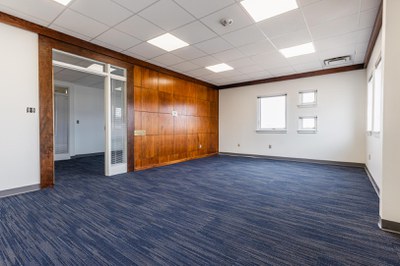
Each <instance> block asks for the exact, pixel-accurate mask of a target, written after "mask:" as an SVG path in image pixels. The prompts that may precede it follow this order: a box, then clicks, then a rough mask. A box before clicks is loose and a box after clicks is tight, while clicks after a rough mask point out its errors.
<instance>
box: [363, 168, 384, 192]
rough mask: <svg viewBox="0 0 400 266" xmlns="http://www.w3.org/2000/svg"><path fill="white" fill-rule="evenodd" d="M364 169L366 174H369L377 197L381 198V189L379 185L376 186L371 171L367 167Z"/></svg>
mask: <svg viewBox="0 0 400 266" xmlns="http://www.w3.org/2000/svg"><path fill="white" fill-rule="evenodd" d="M364 169H365V172H366V173H367V176H368V179H369V181H370V182H371V184H372V187H373V188H374V190H375V193H376V195H377V196H378V198H380V195H381V194H380V190H379V187H378V185H377V184H376V182H375V180H374V178H373V176H372V174H371V172H370V171H369V169H368V167H367V166H365V168H364Z"/></svg>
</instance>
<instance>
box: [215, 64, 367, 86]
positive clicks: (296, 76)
mask: <svg viewBox="0 0 400 266" xmlns="http://www.w3.org/2000/svg"><path fill="white" fill-rule="evenodd" d="M363 68H364V64H358V65H351V66H345V67H338V68H330V69H323V70H317V71H311V72H306V73H299V74H293V75H288V76H282V77H274V78H267V79H259V80H253V81H246V82H240V83H234V84H229V85H224V86H220V87H219V89H230V88H237V87H243V86H251V85H257V84H264V83H271V82H277V81H285V80H291V79H300V78H308V77H315V76H321V75H329V74H336V73H341V72H347V71H353V70H359V69H363Z"/></svg>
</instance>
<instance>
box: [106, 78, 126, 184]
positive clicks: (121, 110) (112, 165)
mask: <svg viewBox="0 0 400 266" xmlns="http://www.w3.org/2000/svg"><path fill="white" fill-rule="evenodd" d="M108 96H109V97H107V98H108V99H106V100H107V101H108V106H109V108H107V110H108V111H106V112H107V117H108V119H107V121H108V126H107V129H108V130H107V133H108V134H107V145H106V146H107V147H108V149H107V154H106V162H107V163H106V175H109V176H110V175H116V174H121V173H126V172H127V153H126V147H127V124H126V86H125V81H124V80H119V79H113V78H111V79H110V83H109V93H108Z"/></svg>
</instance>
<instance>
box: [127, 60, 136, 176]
mask: <svg viewBox="0 0 400 266" xmlns="http://www.w3.org/2000/svg"><path fill="white" fill-rule="evenodd" d="M133 71H134V66H130V67H128V68H127V73H126V74H127V79H126V112H127V123H128V125H127V127H128V128H127V130H128V132H127V160H128V172H133V171H134V169H135V150H134V147H135V134H134V133H135V98H134V97H135V88H134V75H133Z"/></svg>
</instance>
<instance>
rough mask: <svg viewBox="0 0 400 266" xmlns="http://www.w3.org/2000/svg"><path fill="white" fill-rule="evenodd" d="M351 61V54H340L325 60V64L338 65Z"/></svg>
mask: <svg viewBox="0 0 400 266" xmlns="http://www.w3.org/2000/svg"><path fill="white" fill-rule="evenodd" d="M350 61H351V56H350V55H346V56H340V57H334V58H329V59H325V60H324V65H325V66H338V65H344V64H346V63H348V62H350Z"/></svg>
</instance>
